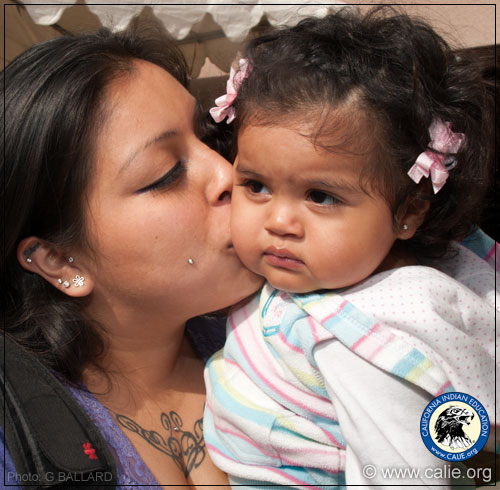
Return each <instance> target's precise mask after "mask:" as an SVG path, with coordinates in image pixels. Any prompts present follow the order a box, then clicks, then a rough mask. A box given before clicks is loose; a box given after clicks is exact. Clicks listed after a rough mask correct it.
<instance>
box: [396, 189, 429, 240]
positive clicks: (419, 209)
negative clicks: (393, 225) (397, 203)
mask: <svg viewBox="0 0 500 490" xmlns="http://www.w3.org/2000/svg"><path fill="white" fill-rule="evenodd" d="M430 205H431V203H430V201H428V200H426V199H422V198H420V197H415V196H413V197H410V198H409V199H408V200H407V201H406V202H405V203H404V204H403V205H402V206H401V207H400V208H399V211H398V213H397V215H396V220H397V223H398V230H397V237H398V238H399V239H400V240H408V239H410V238H412V237H413V236H414V235H415V233H416V232H417V230H418V229H419V227H420V225H421V224H422V223H423V222H424V219H425V216H426V214H427V212H428V211H429V208H430Z"/></svg>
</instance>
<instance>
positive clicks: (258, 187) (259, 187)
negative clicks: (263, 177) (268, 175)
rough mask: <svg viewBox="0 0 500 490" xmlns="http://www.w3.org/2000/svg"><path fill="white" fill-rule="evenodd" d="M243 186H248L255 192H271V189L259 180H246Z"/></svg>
mask: <svg viewBox="0 0 500 490" xmlns="http://www.w3.org/2000/svg"><path fill="white" fill-rule="evenodd" d="M240 185H242V186H243V187H246V188H247V189H249V190H250V192H252V193H254V194H270V192H269V189H268V188H267V187H266V186H265V185H264V184H262V183H261V182H259V181H258V180H250V179H248V180H245V181H244V182H243V183H242V184H240Z"/></svg>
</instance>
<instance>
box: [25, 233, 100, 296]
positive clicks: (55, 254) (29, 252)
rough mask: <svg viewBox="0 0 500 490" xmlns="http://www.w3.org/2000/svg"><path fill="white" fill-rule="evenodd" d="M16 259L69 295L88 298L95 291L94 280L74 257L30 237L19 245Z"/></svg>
mask: <svg viewBox="0 0 500 490" xmlns="http://www.w3.org/2000/svg"><path fill="white" fill-rule="evenodd" d="M17 260H18V261H19V263H20V264H21V266H22V267H23V268H24V269H26V270H27V271H29V272H33V273H34V274H38V275H39V276H40V277H43V278H44V279H45V280H46V281H47V282H49V283H50V284H52V286H54V287H55V288H56V289H59V290H60V291H62V292H63V293H65V294H67V295H68V296H73V297H75V298H76V297H81V296H87V295H88V294H90V293H91V292H92V290H93V289H94V283H93V281H92V278H91V277H89V274H87V273H86V272H85V271H84V270H83V269H82V268H81V266H79V265H78V264H77V263H76V260H75V259H74V258H73V257H71V256H68V255H66V254H65V253H64V252H63V251H62V250H61V249H59V248H58V247H56V246H54V245H52V244H50V243H47V242H45V241H43V240H40V239H39V238H37V237H33V236H32V237H28V238H25V239H24V240H22V241H21V243H19V245H18V247H17Z"/></svg>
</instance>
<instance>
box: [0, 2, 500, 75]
mask: <svg viewBox="0 0 500 490" xmlns="http://www.w3.org/2000/svg"><path fill="white" fill-rule="evenodd" d="M26 1H27V2H29V0H26ZM72 1H74V0H68V3H71V2H72ZM12 3H13V2H12V0H2V4H11V5H10V6H8V7H7V9H6V13H7V15H6V18H5V37H6V50H5V51H6V61H7V62H9V61H10V60H11V59H12V58H13V57H15V56H17V55H18V54H19V53H20V52H22V51H23V50H24V49H26V48H27V47H29V46H30V45H32V44H33V43H35V42H39V41H42V40H45V39H49V38H51V37H53V36H57V35H59V34H58V32H57V30H55V29H54V28H53V27H51V26H37V25H35V24H34V23H33V22H32V21H31V18H30V17H29V16H28V15H27V14H26V12H25V11H24V10H23V9H21V8H19V7H17V6H15V5H12ZM138 3H139V1H138ZM143 3H144V4H147V3H148V2H147V0H145V1H144V2H143ZM318 3H320V2H318ZM346 3H348V2H346ZM383 3H390V4H393V2H391V1H390V0H374V1H372V0H358V1H357V2H356V4H358V5H359V8H360V9H361V10H367V9H369V8H371V7H373V6H374V5H380V4H383ZM397 3H398V4H402V5H401V6H400V7H398V8H401V9H403V10H404V11H406V12H408V13H409V14H411V15H418V16H421V17H423V18H424V19H425V20H427V21H429V22H430V23H431V24H432V25H433V26H434V28H435V29H436V30H437V31H438V32H439V33H440V34H441V35H442V36H443V37H444V38H445V39H446V40H447V41H448V42H450V43H451V44H452V45H453V46H455V47H474V46H485V45H491V44H494V43H495V20H496V19H495V6H496V5H498V4H499V3H500V1H499V2H491V1H487V0H486V1H485V2H481V1H475V2H474V1H470V0H469V1H466V0H440V1H439V3H440V5H429V4H428V3H429V2H428V1H427V5H421V4H423V3H425V1H415V0H413V1H410V0H400V1H399V2H397ZM419 4H420V5H419ZM442 4H445V5H442ZM498 6H500V5H498ZM186 8H189V6H186ZM231 8H237V7H236V6H233V7H231ZM497 10H498V11H497V13H496V15H497V18H498V17H499V16H500V8H498V9H497ZM0 21H1V23H2V25H3V9H0ZM94 22H95V23H96V25H97V24H98V22H97V19H95V20H94ZM61 23H62V24H63V25H64V24H65V23H67V21H65V18H64V15H63V18H62V19H61ZM65 27H66V26H65ZM0 44H1V46H0V57H1V59H0V62H1V65H2V66H3V36H2V37H0Z"/></svg>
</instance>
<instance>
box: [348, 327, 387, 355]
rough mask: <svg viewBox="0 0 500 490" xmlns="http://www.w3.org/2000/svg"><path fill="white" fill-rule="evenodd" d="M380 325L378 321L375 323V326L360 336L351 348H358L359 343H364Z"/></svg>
mask: <svg viewBox="0 0 500 490" xmlns="http://www.w3.org/2000/svg"><path fill="white" fill-rule="evenodd" d="M379 326H380V325H379V324H378V323H375V325H373V327H372V328H370V330H369V331H368V333H366V334H365V335H363V336H362V337H360V338H359V339H358V340H356V342H354V344H353V345H352V346H351V349H352V350H356V349H357V348H358V346H359V344H362V343H363V342H364V341H365V340H366V339H367V338H368V337H369V336H370V335H371V334H372V333H373V332H375V330H377V328H378V327H379Z"/></svg>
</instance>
